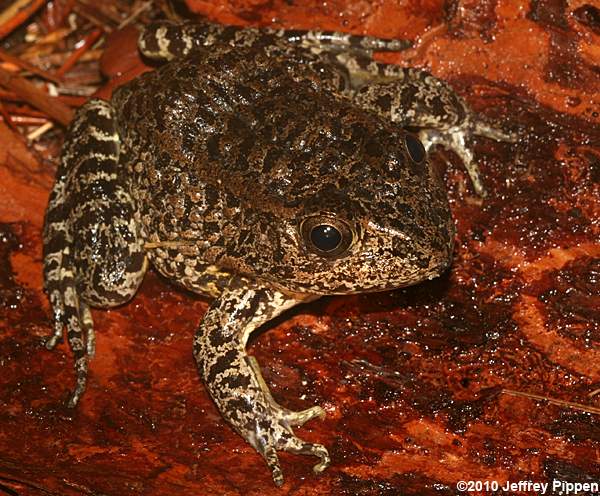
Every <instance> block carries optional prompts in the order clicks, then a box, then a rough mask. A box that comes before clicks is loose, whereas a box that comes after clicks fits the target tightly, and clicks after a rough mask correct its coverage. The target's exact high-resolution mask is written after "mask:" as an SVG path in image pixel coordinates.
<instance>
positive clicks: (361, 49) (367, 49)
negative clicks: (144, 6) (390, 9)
mask: <svg viewBox="0 0 600 496" xmlns="http://www.w3.org/2000/svg"><path fill="white" fill-rule="evenodd" d="M216 44H220V45H229V46H231V47H250V46H260V47H265V48H275V47H278V48H279V51H283V52H285V51H286V47H295V48H298V47H302V48H305V49H308V50H310V51H311V52H313V53H316V54H318V53H321V52H336V53H337V52H340V51H352V52H358V53H361V54H362V55H365V56H370V55H372V53H373V52H374V51H380V52H381V51H387V52H397V51H401V50H406V49H407V48H410V47H411V46H412V42H411V41H409V40H393V39H383V38H375V37H371V36H359V35H352V34H349V33H340V32H337V31H305V30H288V29H269V28H262V29H256V28H240V27H238V26H223V25H221V24H214V23H211V22H198V23H176V22H172V21H158V22H154V23H152V24H150V25H149V26H146V28H145V29H144V32H143V33H142V34H141V36H140V38H139V40H138V46H139V49H140V51H141V52H142V54H143V55H144V56H146V57H148V58H150V59H153V60H161V61H167V60H173V59H175V58H180V57H184V56H186V55H188V54H189V53H191V52H194V51H201V50H207V49H209V47H211V46H213V45H216Z"/></svg>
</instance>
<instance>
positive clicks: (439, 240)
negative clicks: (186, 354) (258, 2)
mask: <svg viewBox="0 0 600 496" xmlns="http://www.w3.org/2000/svg"><path fill="white" fill-rule="evenodd" d="M139 46H140V49H141V51H142V53H143V54H144V55H145V56H146V57H149V58H152V59H155V60H162V61H166V62H168V63H166V64H164V65H162V66H161V67H160V68H159V69H158V70H156V71H153V72H149V73H146V74H143V75H142V76H140V77H138V78H137V79H136V80H134V81H133V82H131V83H129V84H127V85H126V86H123V87H121V88H119V89H118V90H117V91H116V92H115V93H114V95H113V97H112V99H111V100H110V101H103V100H97V99H95V100H91V101H89V102H88V103H87V104H85V105H84V106H83V107H82V108H81V109H80V110H79V112H78V113H77V116H76V118H75V120H74V122H73V124H72V126H71V128H70V130H69V132H68V134H67V138H66V142H65V145H64V149H63V153H62V160H61V163H60V166H59V169H58V173H57V176H56V183H55V185H54V189H53V190H52V194H51V196H50V201H49V205H48V210H47V214H46V222H45V230H44V271H45V284H46V290H47V292H48V294H49V297H50V300H51V303H52V308H53V312H54V322H55V328H54V334H53V336H52V337H51V338H50V339H49V340H48V342H47V346H48V347H49V348H51V347H53V346H54V345H55V344H56V342H57V341H59V340H60V339H61V337H62V334H63V329H64V328H66V335H67V338H68V342H69V344H70V347H71V349H72V351H73V354H74V357H75V370H76V375H77V384H76V387H75V390H74V392H73V393H72V396H71V398H70V401H69V404H70V405H71V406H74V405H75V404H76V403H77V401H78V400H79V398H80V396H81V394H82V393H83V391H84V389H85V384H86V376H87V369H88V360H89V358H90V357H91V356H92V355H93V354H94V328H93V322H92V317H91V313H90V307H97V308H110V307H114V306H116V305H120V304H123V303H125V302H127V301H128V300H129V299H130V298H132V297H133V295H134V294H135V292H136V291H137V289H138V288H139V286H140V283H141V281H142V278H143V277H144V273H145V272H146V270H147V268H148V263H150V264H151V265H152V266H153V267H154V268H155V269H156V270H158V271H159V272H160V273H161V274H163V275H164V276H165V277H168V278H169V279H170V280H172V281H175V282H177V283H179V284H180V285H181V286H183V287H184V288H187V289H189V290H191V291H194V292H197V293H200V294H203V295H208V296H210V297H212V298H214V301H213V303H212V305H211V306H210V308H209V310H208V311H207V313H206V314H205V315H204V318H203V319H202V321H201V322H200V324H199V326H198V331H197V333H196V337H195V340H194V357H195V359H196V362H197V364H198V369H199V371H200V375H201V376H202V379H203V380H204V383H205V385H206V388H207V390H208V392H209V393H210V395H211V397H212V399H213V400H214V402H215V404H216V406H217V408H218V409H219V410H220V412H221V414H222V415H223V417H224V418H225V419H226V420H227V421H228V422H229V423H230V424H231V425H232V426H233V428H234V429H235V430H236V431H237V432H238V433H239V434H240V435H241V436H243V437H244V438H245V439H246V440H247V441H248V442H249V443H250V444H251V445H252V446H254V448H255V449H256V450H257V451H258V452H259V453H260V454H261V455H262V456H263V457H264V459H265V460H266V463H267V464H268V466H269V468H270V469H271V471H272V474H273V479H274V481H275V483H276V484H278V485H279V484H282V483H283V476H282V472H281V469H280V466H279V462H278V456H277V451H278V450H284V451H288V452H291V453H300V454H305V455H315V456H317V457H318V458H319V459H320V461H319V463H318V464H317V465H315V466H314V471H315V472H321V471H322V470H324V469H325V468H326V467H327V466H328V464H329V462H330V459H329V454H328V452H327V450H326V449H325V447H324V446H322V445H320V444H314V443H309V442H305V441H303V440H302V439H300V438H298V437H296V436H295V434H294V432H293V427H295V426H300V425H302V424H304V423H305V422H307V421H308V420H310V419H312V418H314V417H323V416H324V411H323V410H322V409H321V408H320V407H318V406H314V407H312V408H308V409H307V410H304V411H300V412H295V411H291V410H288V409H287V408H285V407H284V406H281V405H279V404H277V403H276V402H275V401H274V399H273V397H272V396H271V394H270V392H269V388H268V386H267V385H266V383H265V382H264V380H263V379H262V377H261V373H260V369H259V366H258V364H257V362H256V361H255V360H254V359H253V358H252V357H251V356H248V355H247V354H246V351H245V347H246V342H247V340H248V337H249V336H250V334H251V333H252V331H254V330H255V329H256V328H258V327H260V326H261V325H263V324H264V323H266V322H268V321H269V320H271V319H273V318H274V317H276V316H277V315H279V314H281V313H282V312H284V311H285V310H287V309H288V308H291V307H293V306H295V305H298V304H299V303H302V302H306V301H311V300H314V299H316V298H319V297H320V296H322V295H335V294H352V293H361V292H369V291H385V290H390V289H394V288H399V287H403V286H407V285H410V284H415V283H418V282H419V281H423V280H425V279H431V278H434V277H436V276H438V275H439V274H440V273H442V272H443V271H444V270H446V268H447V267H448V266H449V264H450V261H451V257H452V249H453V236H454V227H453V222H452V219H451V216H450V210H449V207H448V201H447V198H446V193H445V190H444V187H443V185H442V184H441V182H440V180H439V179H438V178H437V177H435V174H434V172H433V171H432V167H431V166H430V164H429V162H428V160H427V156H426V150H427V149H428V148H429V147H430V146H431V145H433V144H442V145H445V146H448V147H450V148H452V149H453V150H454V151H456V152H457V153H458V154H459V155H460V157H461V158H462V159H463V161H464V162H465V165H466V167H467V169H468V171H469V173H470V175H471V178H472V180H473V183H474V186H475V189H476V190H478V191H479V192H481V190H482V186H481V182H480V180H479V177H478V175H477V168H476V166H475V165H474V163H473V156H472V151H471V149H470V148H469V147H468V143H469V140H470V139H471V137H472V135H483V136H487V137H490V138H494V139H499V140H510V139H512V136H511V135H510V134H506V133H503V132H501V131H499V130H495V129H494V128H492V127H490V126H487V125H486V124H485V123H483V122H482V121H481V120H479V119H477V118H476V117H475V116H473V115H472V113H471V112H470V111H469V109H468V108H467V106H466V105H465V103H464V102H463V101H462V100H461V98H460V97H458V96H457V95H456V94H455V93H454V92H453V91H452V90H451V89H450V87H449V86H448V85H447V84H445V83H444V82H442V81H440V80H438V79H436V78H434V77H433V76H431V75H430V74H428V73H427V72H424V71H421V70H416V69H406V68H400V67H397V66H392V65H386V64H382V63H378V62H375V61H373V60H372V59H371V57H370V55H371V53H372V51H374V50H398V49H401V48H403V44H402V43H401V42H398V41H393V40H379V39H375V38H368V37H355V36H349V35H343V34H340V33H324V32H299V31H275V30H257V29H239V28H230V27H222V26H217V25H214V24H208V23H205V24H183V25H178V24H171V23H167V22H163V23H158V24H156V25H153V26H151V27H150V28H149V29H147V30H146V32H145V33H144V34H143V35H142V37H141V38H140V42H139ZM406 127H410V128H411V129H414V130H417V133H418V134H417V135H415V134H411V133H409V132H407V131H406V130H405V128H406ZM417 136H418V137H417ZM419 138H420V139H419ZM422 143H424V146H423V144H422Z"/></svg>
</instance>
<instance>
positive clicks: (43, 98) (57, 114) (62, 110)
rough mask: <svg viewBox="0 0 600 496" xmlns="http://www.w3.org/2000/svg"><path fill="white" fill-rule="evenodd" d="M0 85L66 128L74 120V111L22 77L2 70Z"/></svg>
mask: <svg viewBox="0 0 600 496" xmlns="http://www.w3.org/2000/svg"><path fill="white" fill-rule="evenodd" d="M0 85H2V86H4V87H5V88H6V89H8V90H11V91H14V92H15V93H16V94H17V95H19V96H20V97H21V98H22V99H23V100H25V101H26V102H27V103H29V104H30V105H32V106H33V107H35V108H38V109H40V110H41V111H42V112H44V113H45V114H47V115H48V116H50V117H51V118H53V119H54V120H56V121H58V122H60V123H61V124H63V125H64V126H66V125H68V124H69V122H71V120H72V118H73V110H71V108H70V107H67V106H66V105H65V104H64V103H62V102H61V101H59V100H58V99H57V98H53V97H51V96H49V95H48V94H47V93H46V92H44V91H42V90H40V89H38V88H37V87H36V86H34V85H33V84H31V83H30V82H29V81H27V80H26V79H23V78H22V77H19V76H16V75H14V74H11V73H10V72H8V71H5V70H4V69H1V68H0Z"/></svg>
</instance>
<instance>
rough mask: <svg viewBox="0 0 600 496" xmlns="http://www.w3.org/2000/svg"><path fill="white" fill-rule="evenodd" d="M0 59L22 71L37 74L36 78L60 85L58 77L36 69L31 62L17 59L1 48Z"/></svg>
mask: <svg viewBox="0 0 600 496" xmlns="http://www.w3.org/2000/svg"><path fill="white" fill-rule="evenodd" d="M0 59H1V60H4V61H5V62H10V63H11V64H14V65H16V66H17V67H20V68H21V69H24V70H26V71H29V72H31V73H32V74H35V75H36V76H39V77H41V78H43V79H47V80H48V81H52V82H53V83H56V84H59V83H60V79H59V78H57V77H56V76H53V75H52V74H49V73H47V72H46V71H44V70H43V69H40V68H39V67H36V66H34V65H33V64H30V63H29V62H26V61H25V60H22V59H20V58H19V57H15V56H14V55H11V54H10V53H7V52H5V51H4V50H2V49H1V48H0Z"/></svg>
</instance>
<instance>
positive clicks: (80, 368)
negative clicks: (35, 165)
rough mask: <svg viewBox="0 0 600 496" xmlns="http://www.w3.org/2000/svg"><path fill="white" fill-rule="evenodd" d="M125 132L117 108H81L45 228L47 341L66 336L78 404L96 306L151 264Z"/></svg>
mask: <svg viewBox="0 0 600 496" xmlns="http://www.w3.org/2000/svg"><path fill="white" fill-rule="evenodd" d="M119 148H120V147H119V138H118V136H117V132H116V123H115V119H114V115H113V110H112V107H111V106H110V104H109V103H108V102H104V101H102V100H92V101H90V102H88V103H86V104H85V105H84V106H83V107H81V108H80V109H79V111H78V113H77V115H76V117H75V120H74V121H73V124H72V126H71V129H70V131H69V133H68V135H67V139H66V141H65V144H64V147H63V153H62V157H61V163H60V165H59V170H58V173H57V176H56V181H55V185H54V188H53V191H52V193H51V197H50V201H49V205H48V210H47V213H46V221H45V227H44V275H45V286H46V291H47V292H48V294H49V297H50V302H51V305H52V308H53V313H54V322H55V324H54V333H53V335H52V336H51V337H50V339H48V341H47V343H46V346H47V347H48V348H52V347H54V346H55V345H56V343H57V342H58V341H59V340H60V339H61V338H62V333H63V328H65V327H66V331H67V339H68V342H69V345H70V348H71V350H72V352H73V355H74V358H75V370H76V387H75V389H74V391H73V393H72V395H71V398H70V400H69V406H75V404H76V403H77V401H78V400H79V398H80V396H81V394H83V391H84V390H85V385H86V377H87V369H88V359H89V357H90V356H92V355H93V354H94V348H95V346H94V343H95V339H94V330H93V321H92V316H91V312H90V306H96V307H105V308H106V307H111V306H115V305H119V304H122V303H125V302H126V301H127V300H129V299H130V298H131V297H132V296H133V294H134V293H135V291H136V290H137V288H138V286H139V284H140V283H141V280H142V278H143V274H144V271H145V268H146V262H145V253H144V249H143V243H142V241H141V239H140V237H139V234H138V232H137V227H136V222H135V215H134V211H135V210H134V206H133V202H132V199H131V198H130V196H129V193H128V191H127V189H126V187H125V186H124V185H123V184H122V177H121V176H122V174H120V172H122V171H119V152H120V150H119Z"/></svg>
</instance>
